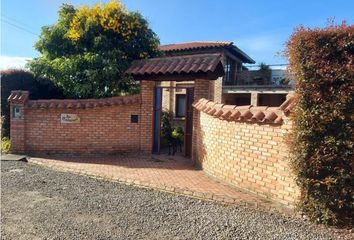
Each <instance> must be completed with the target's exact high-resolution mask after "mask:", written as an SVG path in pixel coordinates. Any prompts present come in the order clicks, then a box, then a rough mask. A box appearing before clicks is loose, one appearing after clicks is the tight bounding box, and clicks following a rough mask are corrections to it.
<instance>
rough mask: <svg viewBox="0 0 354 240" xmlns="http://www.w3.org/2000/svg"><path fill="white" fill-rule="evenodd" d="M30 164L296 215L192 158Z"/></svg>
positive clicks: (53, 159)
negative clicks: (223, 178)
mask: <svg viewBox="0 0 354 240" xmlns="http://www.w3.org/2000/svg"><path fill="white" fill-rule="evenodd" d="M28 161H29V162H30V163H33V164H38V165H43V166H45V167H49V168H52V169H55V170H59V171H65V172H74V173H77V174H81V175H87V176H90V177H94V178H99V179H106V180H109V181H116V182H120V183H124V184H128V185H136V186H139V187H145V188H153V189H157V190H162V191H166V192H173V193H177V194H182V195H187V196H191V197H195V198H201V199H206V200H212V201H218V202H222V203H226V204H240V205H246V206H253V207H260V208H264V209H266V210H276V211H278V212H282V213H287V214H289V213H292V210H291V209H287V208H284V207H283V206H281V205H278V204H275V203H272V202H270V201H267V200H266V199H262V198H260V197H258V196H254V195H252V194H248V193H245V192H242V191H239V190H237V189H235V188H232V187H230V186H227V185H224V184H222V183H219V182H217V181H215V180H214V179H211V178H210V177H208V176H206V175H205V174H204V172H203V171H202V170H198V169H196V168H195V167H194V166H193V163H192V161H191V160H190V159H186V158H183V157H178V156H174V157H171V156H167V155H152V156H146V155H126V156H87V157H84V156H50V158H48V157H46V158H43V157H31V158H29V159H28Z"/></svg>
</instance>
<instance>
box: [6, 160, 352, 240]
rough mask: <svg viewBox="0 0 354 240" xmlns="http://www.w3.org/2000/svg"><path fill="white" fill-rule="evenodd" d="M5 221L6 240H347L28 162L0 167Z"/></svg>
mask: <svg viewBox="0 0 354 240" xmlns="http://www.w3.org/2000/svg"><path fill="white" fill-rule="evenodd" d="M1 221H2V224H1V235H2V239H26V240H27V239H208V240H209V239H345V238H347V239H349V236H347V237H345V236H344V235H341V236H339V235H337V234H335V233H334V232H333V231H330V230H327V229H325V228H323V227H320V226H316V225H313V224H310V223H307V222H305V221H303V220H302V219H297V218H290V217H285V216H281V215H279V214H275V213H273V214H271V213H264V212H262V211H260V210H256V209H248V208H244V207H237V206H224V205H220V204H216V203H212V202H205V201H201V200H196V199H192V198H187V197H183V196H176V195H173V194H168V193H162V192H158V191H153V190H146V189H140V188H136V187H131V186H126V185H121V184H118V183H111V182H106V181H101V180H96V179H92V178H89V177H85V176H79V175H75V174H71V173H62V172H57V171H53V170H50V169H46V168H42V167H39V166H36V165H31V164H27V163H24V162H1ZM340 237H341V238H340Z"/></svg>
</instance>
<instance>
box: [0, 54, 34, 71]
mask: <svg viewBox="0 0 354 240" xmlns="http://www.w3.org/2000/svg"><path fill="white" fill-rule="evenodd" d="M31 59H32V58H29V57H10V56H0V70H6V69H24V68H25V65H26V63H27V61H29V60H31Z"/></svg>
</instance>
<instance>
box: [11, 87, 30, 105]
mask: <svg viewBox="0 0 354 240" xmlns="http://www.w3.org/2000/svg"><path fill="white" fill-rule="evenodd" d="M28 96H29V92H28V91H20V90H17V91H11V94H10V96H9V97H8V98H7V101H9V102H13V103H23V102H26V101H27V100H28Z"/></svg>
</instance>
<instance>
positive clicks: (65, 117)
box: [60, 113, 80, 123]
mask: <svg viewBox="0 0 354 240" xmlns="http://www.w3.org/2000/svg"><path fill="white" fill-rule="evenodd" d="M60 122H61V123H79V122H80V118H79V116H78V115H77V114H70V113H62V114H61V115H60Z"/></svg>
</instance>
